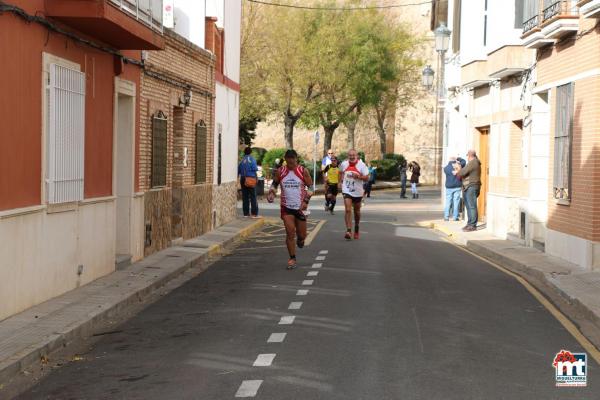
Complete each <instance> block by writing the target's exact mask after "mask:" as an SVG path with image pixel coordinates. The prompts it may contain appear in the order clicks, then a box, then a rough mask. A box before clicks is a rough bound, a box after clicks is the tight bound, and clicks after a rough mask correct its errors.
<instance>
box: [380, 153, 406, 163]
mask: <svg viewBox="0 0 600 400" xmlns="http://www.w3.org/2000/svg"><path fill="white" fill-rule="evenodd" d="M383 159H384V160H395V161H396V162H397V163H398V164H400V163H401V162H402V161H404V156H403V155H402V154H396V153H387V154H384V155H383Z"/></svg>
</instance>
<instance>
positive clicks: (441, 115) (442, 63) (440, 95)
mask: <svg viewBox="0 0 600 400" xmlns="http://www.w3.org/2000/svg"><path fill="white" fill-rule="evenodd" d="M451 33H452V32H451V31H450V29H448V28H447V27H446V25H445V24H444V23H443V22H442V23H440V25H439V26H438V27H437V28H436V29H435V31H434V35H435V50H436V51H437V53H438V63H439V68H438V76H437V118H438V120H437V126H436V157H435V161H436V162H435V164H436V174H435V176H436V184H438V185H440V186H442V157H443V147H444V120H445V111H446V83H445V82H444V77H445V75H446V60H445V56H446V51H448V45H449V44H450V34H451ZM423 72H425V71H423Z"/></svg>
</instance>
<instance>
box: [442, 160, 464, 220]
mask: <svg viewBox="0 0 600 400" xmlns="http://www.w3.org/2000/svg"><path fill="white" fill-rule="evenodd" d="M458 162H459V161H457V160H456V157H450V161H448V165H446V166H445V167H444V174H446V204H445V205H444V221H448V220H449V219H450V206H452V218H453V220H454V221H458V212H459V205H460V193H461V188H462V182H461V180H460V178H459V177H458V176H456V175H454V174H453V172H454V170H455V165H456V164H457V163H458Z"/></svg>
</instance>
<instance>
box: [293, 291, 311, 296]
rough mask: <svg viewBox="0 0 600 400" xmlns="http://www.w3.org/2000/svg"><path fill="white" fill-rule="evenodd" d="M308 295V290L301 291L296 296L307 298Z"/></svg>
mask: <svg viewBox="0 0 600 400" xmlns="http://www.w3.org/2000/svg"><path fill="white" fill-rule="evenodd" d="M307 294H308V290H307V289H300V290H298V291H297V292H296V296H306V295H307Z"/></svg>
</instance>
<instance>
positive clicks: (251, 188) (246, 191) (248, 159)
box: [238, 146, 258, 218]
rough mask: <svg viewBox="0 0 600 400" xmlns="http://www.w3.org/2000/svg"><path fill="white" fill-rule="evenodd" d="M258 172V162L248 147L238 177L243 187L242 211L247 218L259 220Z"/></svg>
mask: <svg viewBox="0 0 600 400" xmlns="http://www.w3.org/2000/svg"><path fill="white" fill-rule="evenodd" d="M257 171H258V166H257V165H256V160H255V159H254V157H252V149H251V148H250V146H248V147H246V148H245V149H244V157H243V158H242V161H241V162H240V164H239V165H238V175H239V176H240V186H241V187H242V211H243V212H244V217H246V218H247V217H249V216H252V218H258V202H257V201H256V184H257V182H258V176H257ZM250 213H252V214H250Z"/></svg>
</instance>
